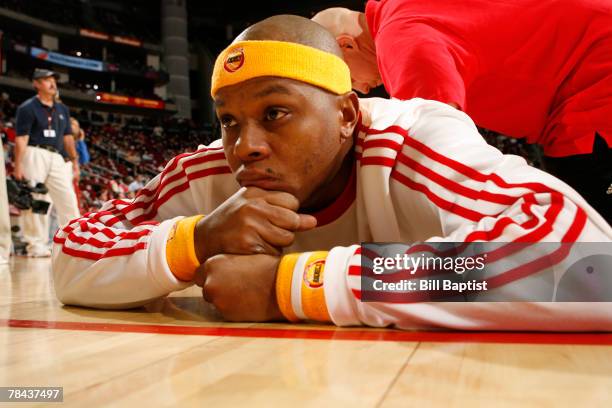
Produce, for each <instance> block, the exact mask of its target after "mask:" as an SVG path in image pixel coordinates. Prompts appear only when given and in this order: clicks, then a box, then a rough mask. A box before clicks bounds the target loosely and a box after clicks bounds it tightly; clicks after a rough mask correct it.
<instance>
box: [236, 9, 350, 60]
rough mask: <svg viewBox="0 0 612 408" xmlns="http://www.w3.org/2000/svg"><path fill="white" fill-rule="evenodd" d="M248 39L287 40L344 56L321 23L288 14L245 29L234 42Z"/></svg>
mask: <svg viewBox="0 0 612 408" xmlns="http://www.w3.org/2000/svg"><path fill="white" fill-rule="evenodd" d="M246 40H272V41H285V42H292V43H296V44H302V45H306V46H309V47H312V48H317V49H319V50H321V51H325V52H329V53H330V54H334V55H336V56H338V57H340V58H342V51H341V50H340V47H339V46H338V43H337V42H336V39H335V38H334V36H333V35H331V34H330V33H329V32H328V31H327V30H326V29H325V28H323V27H322V26H321V25H319V24H317V23H315V22H313V21H311V20H309V19H307V18H304V17H299V16H292V15H288V14H283V15H278V16H273V17H269V18H266V19H265V20H262V21H260V22H258V23H256V24H253V25H252V26H250V27H249V28H247V29H246V30H244V31H243V32H242V33H240V35H239V36H238V37H236V39H235V40H234V42H237V41H246Z"/></svg>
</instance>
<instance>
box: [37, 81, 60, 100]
mask: <svg viewBox="0 0 612 408" xmlns="http://www.w3.org/2000/svg"><path fill="white" fill-rule="evenodd" d="M34 87H35V88H36V90H37V91H38V92H39V93H42V94H45V95H49V96H54V95H55V94H56V93H57V83H56V82H55V77H53V76H50V77H46V78H39V79H35V80H34Z"/></svg>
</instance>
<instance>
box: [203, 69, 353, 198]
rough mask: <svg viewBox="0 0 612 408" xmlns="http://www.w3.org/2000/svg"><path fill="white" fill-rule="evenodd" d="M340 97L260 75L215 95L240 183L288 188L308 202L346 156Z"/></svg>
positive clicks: (228, 154) (227, 148) (231, 162)
mask: <svg viewBox="0 0 612 408" xmlns="http://www.w3.org/2000/svg"><path fill="white" fill-rule="evenodd" d="M337 98H338V97H337V96H335V95H332V94H330V93H327V92H325V91H323V90H321V89H319V88H317V87H314V86H311V85H308V84H305V83H302V82H298V81H294V80H291V79H286V78H274V77H261V78H254V79H251V80H248V81H245V82H242V83H239V84H236V85H232V86H227V87H224V88H221V89H220V90H219V91H218V92H217V95H215V105H216V111H217V117H218V118H219V121H220V123H221V126H222V137H223V147H224V149H225V156H226V157H227V160H228V162H229V165H230V168H231V169H232V172H233V173H234V174H235V176H236V180H237V181H238V183H239V184H240V185H241V186H256V187H259V188H262V189H265V190H277V191H285V192H288V193H291V194H293V195H294V196H295V197H296V198H297V199H298V200H299V201H300V203H304V202H305V201H307V199H308V198H309V197H310V196H311V195H312V193H313V192H314V191H316V190H317V189H318V188H320V187H321V186H322V185H325V184H326V182H329V180H330V178H331V177H332V176H334V173H335V172H336V171H337V170H338V168H339V167H340V164H341V163H342V160H343V155H344V154H346V153H345V152H343V151H342V149H341V147H342V145H343V143H344V144H345V143H346V140H344V141H343V140H342V138H341V137H340V134H341V131H340V127H341V116H342V115H341V112H340V107H339V103H338V99H337Z"/></svg>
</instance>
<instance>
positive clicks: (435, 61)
mask: <svg viewBox="0 0 612 408" xmlns="http://www.w3.org/2000/svg"><path fill="white" fill-rule="evenodd" d="M366 18H367V22H368V26H369V29H370V32H371V33H372V36H373V38H374V41H375V44H376V53H377V56H378V65H379V69H380V73H381V76H382V80H383V82H384V84H385V87H386V88H387V91H388V92H389V94H390V95H391V96H393V97H396V98H399V99H410V98H414V97H421V98H425V99H435V100H439V101H442V102H447V103H449V102H454V103H457V104H458V105H459V106H460V107H461V109H463V110H464V111H465V112H466V113H468V114H469V115H470V116H471V117H472V118H473V119H474V121H475V122H476V123H477V124H478V125H480V126H483V127H485V128H488V129H491V130H495V131H498V132H501V133H504V134H507V135H509V136H514V137H519V138H526V140H527V142H529V143H538V144H541V145H542V146H543V148H544V153H545V154H546V155H548V156H552V157H562V156H569V155H575V154H585V153H591V152H592V148H593V142H594V135H595V132H598V133H599V134H600V135H601V136H602V137H603V138H604V139H605V140H606V142H607V144H608V146H611V147H612V2H609V1H597V0H553V1H539V0H512V1H505V0H461V1H458V0H437V1H415V0H382V1H373V0H370V1H369V2H368V4H367V6H366Z"/></svg>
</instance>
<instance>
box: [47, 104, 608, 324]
mask: <svg viewBox="0 0 612 408" xmlns="http://www.w3.org/2000/svg"><path fill="white" fill-rule="evenodd" d="M361 102H362V104H363V105H364V106H365V107H367V110H368V111H369V115H367V114H364V118H366V119H365V120H364V123H367V122H371V123H369V124H367V126H366V125H365V124H364V125H360V127H359V128H358V131H357V134H356V144H355V154H356V156H357V159H358V160H357V165H356V172H355V174H354V177H353V178H352V182H351V183H349V185H348V186H347V188H346V189H345V191H344V192H343V193H342V195H341V196H340V197H339V199H338V200H337V201H336V202H335V203H334V204H332V206H331V207H330V208H327V209H325V210H323V211H322V212H320V213H318V214H315V216H316V217H317V219H318V221H319V225H318V226H317V228H315V229H314V230H311V231H308V232H303V233H298V234H296V240H295V242H294V245H293V246H292V247H291V248H287V249H286V253H288V252H296V251H297V252H305V251H313V250H329V251H330V253H329V255H328V258H327V263H326V267H325V282H324V288H325V297H326V301H327V307H328V310H329V313H330V316H331V318H332V320H333V322H334V323H336V324H338V325H361V324H363V325H371V326H387V325H393V326H395V327H399V328H416V327H447V328H457V329H488V330H493V329H501V330H505V329H507V330H612V303H545V302H506V303H500V302H497V303H495V302H491V303H484V302H483V303H434V302H431V303H411V304H397V303H383V302H362V301H360V280H359V276H356V275H358V274H356V273H355V267H354V266H355V265H358V264H359V259H360V258H359V257H360V255H359V253H358V252H359V251H358V248H359V246H358V244H359V243H360V242H364V241H377V242H387V241H392V242H403V243H416V242H423V241H433V242H439V241H447V242H471V241H498V242H512V241H527V242H560V241H587V242H588V241H594V242H609V241H610V240H612V229H611V228H610V226H609V225H608V224H607V223H606V222H605V221H604V219H603V218H602V217H601V216H600V215H599V214H598V213H596V212H595V211H594V210H593V209H592V208H591V207H590V206H589V205H588V203H587V202H586V201H585V200H584V199H583V198H582V197H581V196H580V195H578V193H576V192H575V191H574V190H573V189H572V188H570V187H569V186H567V185H566V184H565V183H563V182H561V181H560V180H558V179H556V178H555V177H553V176H551V175H549V174H547V173H545V172H542V171H540V170H538V169H535V168H533V167H530V166H528V165H527V164H526V162H525V160H524V159H522V158H520V157H517V156H512V155H503V154H502V153H500V152H499V151H498V150H497V149H495V148H494V147H491V146H489V145H488V144H487V143H486V142H485V141H484V140H483V138H482V137H481V136H480V135H479V134H478V131H477V129H476V127H475V126H474V123H473V122H472V121H471V120H470V118H469V117H468V116H467V115H465V114H464V113H462V112H460V111H458V110H455V109H453V108H451V107H449V106H447V105H445V104H442V103H439V102H434V101H426V100H422V99H413V100H410V101H399V100H384V99H366V100H362V101H361ZM368 116H369V117H371V120H370V121H369V120H368V119H367V118H368ZM238 189H239V185H238V184H237V182H236V181H235V180H234V177H233V175H232V174H231V172H230V169H229V167H228V166H227V163H226V161H225V157H224V153H223V149H222V147H221V143H220V141H215V142H213V143H212V144H211V145H210V146H208V147H202V148H200V149H198V150H197V151H195V152H193V153H185V154H181V155H179V156H177V157H175V158H174V159H172V160H171V161H170V162H169V163H168V165H167V166H166V168H165V169H164V170H163V172H162V173H161V174H159V175H158V176H157V177H155V178H154V179H153V180H152V181H151V182H150V183H149V184H148V185H147V186H146V187H145V188H144V189H143V190H142V191H141V192H140V193H139V194H138V196H137V197H136V198H135V199H134V200H133V201H132V202H126V201H122V200H112V201H110V202H107V203H106V204H105V205H104V206H103V207H102V209H101V210H100V211H98V212H94V213H89V214H86V215H85V216H83V217H81V218H78V219H75V220H73V221H71V222H70V223H69V224H68V225H65V226H63V227H62V228H61V229H60V230H59V232H58V233H57V235H56V237H55V239H54V246H53V274H54V279H55V289H56V292H57V296H58V298H59V299H60V300H61V301H62V302H63V303H65V304H72V305H83V306H90V307H98V308H126V307H133V306H138V305H142V304H145V303H147V302H149V301H151V300H153V299H155V298H159V297H162V296H165V295H167V294H168V293H170V292H172V291H176V290H180V289H183V288H185V287H187V286H189V285H190V284H191V283H185V282H181V281H179V280H177V279H176V278H175V277H174V275H173V274H172V273H171V271H170V270H169V268H168V265H167V262H166V259H165V256H166V251H165V246H166V238H167V236H168V233H169V231H170V227H171V226H172V225H173V224H174V223H175V222H176V221H177V219H180V218H181V217H184V216H191V215H195V214H208V213H210V212H211V211H212V210H213V209H214V208H216V207H217V206H218V205H219V204H220V203H222V202H223V201H224V200H226V199H227V198H228V197H230V196H231V195H232V194H234V193H235V192H236V191H237V190H238ZM298 264H299V262H298ZM351 265H353V268H351ZM296 268H297V266H296ZM300 273H301V272H300ZM496 290H498V291H503V290H504V287H503V286H501V287H499V288H497V289H496ZM298 306H299V305H298Z"/></svg>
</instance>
